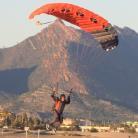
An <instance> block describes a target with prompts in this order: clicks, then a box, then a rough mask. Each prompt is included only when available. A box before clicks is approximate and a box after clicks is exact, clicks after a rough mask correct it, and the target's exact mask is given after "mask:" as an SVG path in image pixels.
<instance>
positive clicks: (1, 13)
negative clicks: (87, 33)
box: [0, 0, 138, 48]
mask: <svg viewBox="0 0 138 138" xmlns="http://www.w3.org/2000/svg"><path fill="white" fill-rule="evenodd" d="M53 2H67V3H72V4H75V5H79V6H82V7H84V8H87V9H89V10H91V11H94V12H95V13H98V14H99V15H101V16H103V17H104V18H106V19H107V20H109V22H110V23H112V24H113V25H117V26H119V27H125V26H127V27H130V28H132V29H133V30H135V31H136V32H138V0H0V48H4V47H9V46H14V45H15V44H17V43H19V42H21V41H23V40H24V39H26V38H28V37H29V36H32V35H34V34H36V33H37V32H40V31H41V30H42V28H40V27H37V26H36V25H35V24H34V22H31V21H30V20H29V19H28V16H29V14H30V13H31V12H32V11H33V10H35V9H36V8H38V7H40V6H42V5H44V4H46V3H53ZM54 19H55V18H53V17H52V16H45V17H44V16H43V17H41V20H44V21H51V20H54ZM39 20H40V19H39Z"/></svg>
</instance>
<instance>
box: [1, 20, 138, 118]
mask: <svg viewBox="0 0 138 138" xmlns="http://www.w3.org/2000/svg"><path fill="white" fill-rule="evenodd" d="M116 30H117V31H118V34H119V41H120V44H119V46H118V48H116V49H115V50H114V51H111V52H109V53H108V52H105V51H103V49H102V48H101V46H100V44H99V43H98V42H97V41H96V40H95V39H94V38H93V37H92V36H91V35H90V34H88V33H85V32H83V31H81V30H77V29H74V28H72V27H67V26H66V25H64V23H63V22H62V21H59V20H56V21H55V22H54V23H53V24H51V25H49V26H48V27H47V28H45V29H43V30H42V31H41V32H40V33H38V34H36V35H35V36H32V37H30V38H28V39H26V40H24V41H23V42H21V43H19V44H17V45H16V46H14V47H11V48H6V49H1V50H0V94H1V100H0V103H1V105H2V106H5V108H8V109H11V110H13V111H15V112H20V111H31V112H38V113H40V114H44V113H45V115H46V113H47V115H49V111H50V107H51V104H52V103H51V99H50V93H51V88H50V87H51V86H55V87H57V85H58V87H59V91H64V90H67V89H68V90H69V89H70V88H73V89H74V94H73V96H72V99H73V100H72V103H71V105H70V106H69V107H68V108H67V110H66V115H67V116H68V115H69V116H73V117H76V116H77V117H79V116H80V117H87V118H88V117H90V116H92V117H93V118H95V119H106V120H123V119H133V118H138V92H137V91H138V86H137V82H138V77H137V69H138V64H137V56H138V55H137V53H138V47H137V44H138V34H137V33H136V32H135V31H133V30H131V29H130V28H128V27H125V28H119V27H116ZM5 95H6V97H5ZM9 99H10V100H9ZM7 101H9V102H8V104H6V105H5V103H6V102H7Z"/></svg>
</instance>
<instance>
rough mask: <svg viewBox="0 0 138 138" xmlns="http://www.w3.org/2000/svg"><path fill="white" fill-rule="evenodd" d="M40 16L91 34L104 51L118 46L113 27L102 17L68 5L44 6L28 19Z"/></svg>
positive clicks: (53, 4)
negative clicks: (61, 20) (49, 17)
mask: <svg viewBox="0 0 138 138" xmlns="http://www.w3.org/2000/svg"><path fill="white" fill-rule="evenodd" d="M40 14H49V15H53V16H56V17H58V18H61V19H63V20H65V21H67V22H70V23H72V24H74V25H76V26H78V27H80V28H81V29H82V30H84V31H86V32H89V33H91V34H93V36H94V37H95V38H96V39H97V40H98V41H99V42H100V43H101V45H102V48H103V49H104V50H109V49H113V48H114V47H116V46H117V45H118V36H117V32H116V31H115V29H114V27H113V26H111V24H110V23H109V22H108V21H107V20H106V19H104V18H103V17H101V16H99V15H97V14H95V13H94V12H92V11H89V10H87V9H84V8H82V7H79V6H76V5H73V4H68V3H51V4H46V5H44V6H42V7H40V8H38V9H37V10H35V11H34V12H32V13H31V15H30V16H29V19H33V18H34V17H35V16H36V15H40Z"/></svg>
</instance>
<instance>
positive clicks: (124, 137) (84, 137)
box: [0, 133, 138, 138]
mask: <svg viewBox="0 0 138 138" xmlns="http://www.w3.org/2000/svg"><path fill="white" fill-rule="evenodd" d="M0 138H26V135H25V134H10V135H9V134H4V135H3V136H2V134H0ZM27 138H138V134H127V133H80V135H78V136H69V135H68V134H55V135H49V134H46V135H40V136H39V137H38V135H37V134H36V135H35V134H34V135H28V137H27Z"/></svg>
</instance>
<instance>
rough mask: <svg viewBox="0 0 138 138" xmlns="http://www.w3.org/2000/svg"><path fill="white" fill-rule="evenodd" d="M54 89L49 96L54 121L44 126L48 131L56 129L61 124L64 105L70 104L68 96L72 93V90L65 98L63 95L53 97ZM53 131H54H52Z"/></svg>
mask: <svg viewBox="0 0 138 138" xmlns="http://www.w3.org/2000/svg"><path fill="white" fill-rule="evenodd" d="M55 93H56V91H55V89H54V90H53V93H52V95H51V98H52V99H53V101H54V106H53V114H54V119H53V121H52V122H51V123H50V124H49V125H47V126H46V128H47V129H48V130H49V127H50V126H51V127H54V128H56V127H58V126H59V125H60V124H62V122H63V111H64V109H65V105H67V104H70V95H71V93H72V89H71V90H70V91H69V95H68V97H67V98H66V96H65V94H61V95H60V97H57V96H55ZM54 131H55V130H54Z"/></svg>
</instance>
